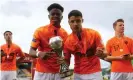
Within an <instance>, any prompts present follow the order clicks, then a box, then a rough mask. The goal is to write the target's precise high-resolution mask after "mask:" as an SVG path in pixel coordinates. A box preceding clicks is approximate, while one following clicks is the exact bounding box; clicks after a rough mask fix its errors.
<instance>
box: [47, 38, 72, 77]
mask: <svg viewBox="0 0 133 80" xmlns="http://www.w3.org/2000/svg"><path fill="white" fill-rule="evenodd" d="M49 45H50V47H51V48H52V50H53V51H54V52H56V53H57V55H58V56H59V57H63V56H64V55H63V51H62V45H63V40H62V38H61V37H60V36H55V37H52V38H50V40H49ZM59 73H60V77H61V78H65V77H68V76H71V75H72V74H73V72H72V71H70V70H69V67H68V65H67V64H66V63H62V64H61V65H60V71H59Z"/></svg>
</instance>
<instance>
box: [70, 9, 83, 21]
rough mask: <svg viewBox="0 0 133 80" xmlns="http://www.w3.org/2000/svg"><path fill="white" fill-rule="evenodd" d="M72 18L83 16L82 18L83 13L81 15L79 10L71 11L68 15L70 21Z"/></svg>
mask: <svg viewBox="0 0 133 80" xmlns="http://www.w3.org/2000/svg"><path fill="white" fill-rule="evenodd" d="M71 16H81V17H82V13H81V12H80V11H79V10H72V11H70V13H69V14H68V19H69V18H70V17H71Z"/></svg>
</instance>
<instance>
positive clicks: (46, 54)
mask: <svg viewBox="0 0 133 80" xmlns="http://www.w3.org/2000/svg"><path fill="white" fill-rule="evenodd" d="M52 53H54V52H39V54H38V57H39V58H41V59H48V58H49V57H50V55H51V54H52Z"/></svg>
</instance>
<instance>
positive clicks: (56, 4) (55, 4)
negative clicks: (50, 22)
mask: <svg viewBox="0 0 133 80" xmlns="http://www.w3.org/2000/svg"><path fill="white" fill-rule="evenodd" d="M53 8H57V9H60V10H61V11H62V12H63V11H64V8H63V7H62V6H61V5H60V4H58V3H53V4H51V5H50V6H49V7H48V8H47V10H48V12H50V11H51V10H52V9H53Z"/></svg>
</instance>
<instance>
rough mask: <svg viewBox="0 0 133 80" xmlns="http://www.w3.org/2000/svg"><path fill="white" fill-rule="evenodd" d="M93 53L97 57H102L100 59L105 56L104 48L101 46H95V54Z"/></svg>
mask: <svg viewBox="0 0 133 80" xmlns="http://www.w3.org/2000/svg"><path fill="white" fill-rule="evenodd" d="M95 55H96V56H98V57H100V58H102V59H104V58H105V57H106V56H107V55H106V54H105V51H104V49H103V48H100V47H97V49H96V54H95Z"/></svg>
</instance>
